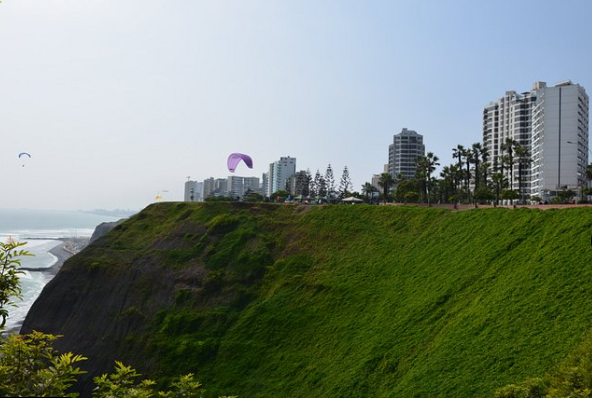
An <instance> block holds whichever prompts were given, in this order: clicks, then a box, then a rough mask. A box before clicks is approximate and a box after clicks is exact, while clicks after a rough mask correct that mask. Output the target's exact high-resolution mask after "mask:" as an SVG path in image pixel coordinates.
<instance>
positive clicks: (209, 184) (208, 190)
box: [203, 177, 215, 200]
mask: <svg viewBox="0 0 592 398" xmlns="http://www.w3.org/2000/svg"><path fill="white" fill-rule="evenodd" d="M214 189H215V181H214V178H213V177H210V178H207V179H205V180H204V182H203V198H204V200H205V199H206V198H209V197H210V196H214Z"/></svg>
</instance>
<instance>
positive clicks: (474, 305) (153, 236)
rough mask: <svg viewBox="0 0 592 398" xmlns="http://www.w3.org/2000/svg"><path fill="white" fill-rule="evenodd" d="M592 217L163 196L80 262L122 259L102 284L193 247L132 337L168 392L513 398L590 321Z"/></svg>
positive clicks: (573, 343)
mask: <svg viewBox="0 0 592 398" xmlns="http://www.w3.org/2000/svg"><path fill="white" fill-rule="evenodd" d="M459 192H460V191H459ZM184 214H188V215H187V217H185V218H183V221H182V223H180V222H179V221H177V220H178V219H179V217H180V216H181V215H184ZM591 219H592V209H584V208H581V209H567V210H548V211H544V212H543V211H538V210H530V209H520V210H509V209H487V210H469V211H459V212H452V211H446V210H441V209H427V208H426V209H423V208H415V207H409V206H318V207H314V206H293V207H291V206H278V205H275V204H253V205H250V204H245V203H208V204H193V203H192V204H189V205H188V206H185V207H178V206H176V205H175V204H168V203H162V204H159V205H157V206H151V207H149V208H148V209H146V210H145V216H144V217H143V218H141V217H138V218H135V219H133V220H131V221H130V222H129V223H126V224H125V225H124V228H123V229H122V230H118V231H112V233H111V234H109V235H108V236H106V237H105V239H104V240H102V242H101V245H102V246H99V247H97V246H94V247H91V249H93V250H96V251H97V252H96V253H95V252H90V251H88V252H84V253H81V256H80V257H77V258H74V259H73V261H72V263H71V265H70V267H71V268H70V269H76V267H80V268H81V269H83V270H84V269H86V268H85V267H86V264H87V263H88V262H89V261H90V258H91V257H90V255H91V254H93V257H94V254H98V253H102V255H103V256H106V255H107V253H108V254H109V255H111V254H112V255H113V256H115V257H116V260H117V261H114V262H113V264H109V265H108V266H105V267H103V268H99V269H98V271H96V272H99V271H100V272H103V274H100V275H98V277H97V278H94V277H91V278H86V279H85V278H81V279H84V280H85V281H86V282H85V283H87V285H85V286H83V288H87V287H88V288H92V289H99V288H100V287H101V286H100V283H105V281H106V280H109V279H108V276H110V275H112V277H113V278H118V277H120V276H121V275H125V273H124V272H129V270H125V271H123V267H122V266H121V265H119V262H125V261H127V263H128V264H131V265H130V266H134V265H135V266H136V268H134V269H133V271H134V272H135V271H138V273H140V274H141V271H142V270H143V267H144V266H145V264H154V263H157V264H159V266H160V265H162V267H163V269H164V271H163V272H165V271H166V272H169V271H170V269H169V268H168V267H169V265H168V263H167V261H169V260H168V259H169V257H168V253H170V252H171V251H173V250H174V251H175V253H177V254H180V255H178V256H177V257H176V258H177V260H178V261H176V262H175V266H176V268H175V271H176V270H178V273H173V272H172V271H171V272H170V273H169V274H168V275H170V278H173V279H174V280H175V287H174V288H172V289H171V285H172V283H171V281H170V280H169V281H167V283H163V286H162V287H161V286H157V285H158V281H153V284H154V286H152V285H151V286H150V289H151V290H150V294H149V295H148V296H147V297H149V298H152V297H156V296H159V297H164V298H165V299H164V300H162V302H161V303H160V304H161V306H162V307H161V308H162V309H161V310H159V311H156V312H153V314H154V315H152V316H151V317H150V316H149V318H148V319H147V321H146V322H145V323H144V324H142V325H139V326H138V328H137V332H136V337H135V341H134V343H135V346H134V349H135V352H134V359H136V360H138V359H139V360H140V361H142V360H144V359H145V361H144V363H146V364H147V368H148V367H149V366H150V365H152V368H148V369H142V372H144V373H146V374H150V375H153V377H155V380H156V381H157V382H158V386H159V388H164V387H161V386H164V385H166V382H167V381H168V380H171V379H170V378H172V377H174V376H176V375H179V374H186V373H188V372H193V373H196V372H197V370H199V372H200V373H199V374H200V378H201V379H202V380H203V382H204V384H206V385H207V386H208V391H207V392H206V393H205V397H207V398H210V397H214V396H218V395H221V392H223V391H231V392H233V393H234V392H236V393H239V394H240V395H241V396H245V397H258V398H265V397H277V396H281V397H283V396H288V397H290V398H305V397H306V398H308V397H315V398H316V397H318V398H329V397H331V398H332V397H377V398H387V397H388V398H390V397H435V398H444V397H474V396H491V395H493V394H494V392H495V391H496V389H498V388H500V387H503V386H505V385H509V384H511V383H512V384H514V385H515V386H517V387H516V388H514V390H516V391H518V392H516V391H515V392H516V394H518V393H522V392H523V391H527V392H528V391H529V389H530V390H533V388H534V387H533V388H530V387H528V388H527V387H525V386H524V385H522V384H518V383H520V382H521V381H523V380H526V379H527V378H529V377H535V378H543V376H544V375H545V374H546V373H547V372H549V371H550V370H552V369H554V368H555V367H556V366H557V364H558V363H559V362H560V361H562V360H563V358H565V356H566V355H568V354H569V353H570V352H573V351H574V350H575V349H576V347H578V345H579V344H580V343H581V341H582V339H583V338H584V336H586V335H587V333H588V331H589V330H590V328H591V325H590V319H592V296H591V295H590V294H588V292H589V291H590V290H592V268H590V267H589V264H590V263H592V252H591V251H590V250H589V248H590V228H591V227H592V222H591V221H590V220H591ZM188 232H189V233H192V234H195V235H196V238H195V239H190V240H187V239H185V237H186V234H187V233H188ZM175 237H176V238H175ZM116 244H117V246H115V245H116ZM115 247H116V248H117V250H116V249H115ZM99 249H100V251H99ZM155 259H156V260H155ZM160 259H164V260H166V261H164V264H160V262H159V261H160ZM101 261H102V260H101ZM151 261H152V263H151ZM154 267H155V266H154ZM154 269H156V270H157V271H158V270H159V269H158V268H156V267H155V268H153V269H152V272H154ZM198 272H199V273H200V275H202V278H201V279H200V280H199V281H198V282H195V283H194V282H193V280H192V279H189V277H188V276H192V275H195V274H197V273H198ZM177 278H179V279H178V280H177ZM100 280H102V282H99V281H100ZM130 283H132V288H133V287H135V286H134V282H130ZM177 292H178V293H177ZM132 294H133V289H132V290H130V295H132ZM166 294H169V296H166ZM135 305H137V306H138V309H139V310H140V311H141V312H142V313H146V314H148V313H149V312H148V311H146V310H144V309H143V308H142V305H143V304H142V303H141V302H140V303H136V304H135ZM117 326H119V325H117ZM105 338H112V336H105ZM123 359H124V360H126V358H123ZM572 365H573V364H572ZM152 371H154V372H157V373H152ZM544 380H547V379H546V378H544ZM532 384H533V385H536V383H535V382H533V383H532ZM544 385H546V384H544ZM544 385H543V386H544ZM549 385H551V384H549ZM541 388H542V387H541ZM509 391H510V392H511V390H510V389H509ZM521 391H522V392H521ZM510 392H508V394H509V393H510Z"/></svg>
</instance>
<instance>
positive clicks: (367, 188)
mask: <svg viewBox="0 0 592 398" xmlns="http://www.w3.org/2000/svg"><path fill="white" fill-rule="evenodd" d="M374 192H376V187H375V186H374V185H372V184H370V183H369V182H366V183H364V185H362V193H363V194H364V196H365V197H366V201H367V202H370V201H372V195H373V194H374Z"/></svg>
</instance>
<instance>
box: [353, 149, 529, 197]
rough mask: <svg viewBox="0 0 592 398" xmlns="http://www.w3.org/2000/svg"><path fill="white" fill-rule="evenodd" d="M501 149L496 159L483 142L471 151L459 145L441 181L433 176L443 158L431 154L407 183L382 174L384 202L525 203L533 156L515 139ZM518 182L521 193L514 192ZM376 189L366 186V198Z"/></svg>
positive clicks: (441, 174)
mask: <svg viewBox="0 0 592 398" xmlns="http://www.w3.org/2000/svg"><path fill="white" fill-rule="evenodd" d="M501 149H502V153H501V154H500V155H498V156H496V157H494V158H493V159H492V158H491V155H490V153H489V151H488V150H487V148H485V147H483V145H482V144H481V143H479V142H477V143H474V144H472V145H471V146H470V147H467V148H465V147H464V146H463V145H457V146H456V148H453V149H452V152H453V153H452V157H453V159H455V162H454V163H452V164H450V165H448V166H444V167H443V168H442V170H441V172H440V175H439V177H440V178H435V177H433V173H434V171H435V169H436V166H439V165H440V163H439V158H438V157H437V156H436V155H434V153H432V152H428V153H427V154H426V156H422V157H419V158H418V160H417V172H416V175H415V178H412V179H407V180H406V179H404V178H403V176H401V175H399V176H395V177H393V176H392V175H391V174H390V173H383V174H381V176H380V180H379V185H380V187H381V188H382V196H383V199H384V200H385V201H386V200H388V199H389V198H394V199H395V200H397V201H419V202H423V203H427V204H428V205H431V203H433V202H434V201H437V202H440V203H474V204H477V203H484V202H494V203H495V204H499V202H500V200H501V199H504V200H508V201H514V200H516V199H520V202H521V203H525V202H526V200H527V198H526V193H525V189H524V188H525V185H526V184H525V178H526V176H527V171H528V165H529V164H530V162H531V159H530V154H529V153H528V150H527V149H526V148H525V147H524V146H522V145H521V144H519V143H518V142H517V141H515V140H513V139H507V140H506V141H505V142H504V143H503V145H502V146H501ZM515 169H517V174H518V175H517V176H515V171H516V170H515ZM516 183H517V188H518V189H517V191H516V190H514V186H515V185H516ZM393 188H394V189H393ZM375 190H376V189H375V188H374V187H373V186H372V184H370V183H366V184H364V185H363V186H362V192H363V193H365V195H366V197H368V196H369V195H371V194H372V192H374V191H375ZM391 190H392V192H391ZM389 193H390V194H391V195H389Z"/></svg>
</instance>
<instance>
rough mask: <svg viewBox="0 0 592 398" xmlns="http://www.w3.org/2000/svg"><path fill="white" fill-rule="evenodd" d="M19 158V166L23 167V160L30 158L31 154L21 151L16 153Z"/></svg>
mask: <svg viewBox="0 0 592 398" xmlns="http://www.w3.org/2000/svg"><path fill="white" fill-rule="evenodd" d="M18 157H19V159H21V167H25V160H26V159H27V158H29V159H31V154H29V153H27V152H21V153H19V155H18Z"/></svg>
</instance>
